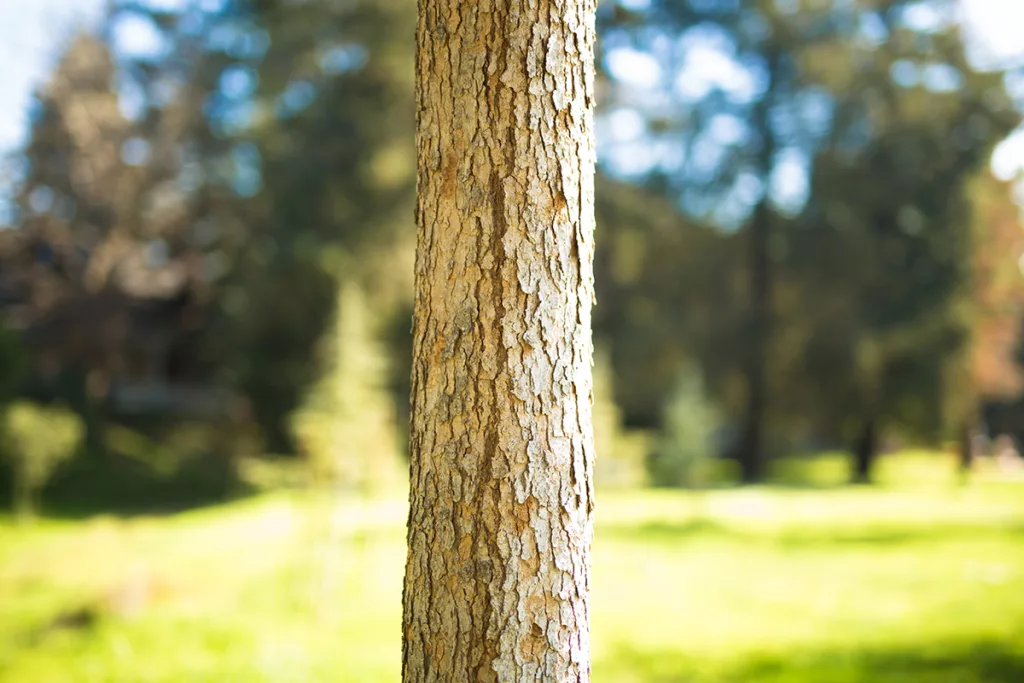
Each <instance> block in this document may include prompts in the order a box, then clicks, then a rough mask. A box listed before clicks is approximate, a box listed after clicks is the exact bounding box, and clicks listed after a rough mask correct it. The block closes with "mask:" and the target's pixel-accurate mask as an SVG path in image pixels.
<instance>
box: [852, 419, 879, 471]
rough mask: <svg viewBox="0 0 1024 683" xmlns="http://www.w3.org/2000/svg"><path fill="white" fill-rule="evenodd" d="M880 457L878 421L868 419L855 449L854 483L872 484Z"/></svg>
mask: <svg viewBox="0 0 1024 683" xmlns="http://www.w3.org/2000/svg"><path fill="white" fill-rule="evenodd" d="M877 457H878V419H877V418H875V417H868V418H865V420H864V425H863V426H862V427H861V432H860V436H859V437H858V438H857V443H856V444H855V445H854V448H853V482H854V483H855V484H869V483H871V476H872V471H873V470H874V466H875V460H876V459H877Z"/></svg>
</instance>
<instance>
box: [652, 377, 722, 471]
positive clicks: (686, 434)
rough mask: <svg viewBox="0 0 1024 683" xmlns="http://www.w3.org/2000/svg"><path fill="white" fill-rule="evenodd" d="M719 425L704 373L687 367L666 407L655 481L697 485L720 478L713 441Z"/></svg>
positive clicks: (654, 463)
mask: <svg viewBox="0 0 1024 683" xmlns="http://www.w3.org/2000/svg"><path fill="white" fill-rule="evenodd" d="M717 426H718V416H717V414H716V412H715V410H714V407H713V406H712V405H711V404H710V402H709V401H708V399H707V396H706V394H705V392H704V383H703V382H702V381H701V378H700V375H699V374H698V373H697V372H696V371H694V370H692V369H687V370H685V371H684V372H682V373H681V374H680V376H679V379H678V380H677V381H676V385H675V388H674V389H673V391H672V393H671V394H670V395H669V398H668V400H667V401H666V403H665V406H664V408H663V410H662V435H661V439H660V442H659V444H658V446H657V450H656V451H655V452H654V454H653V457H652V458H651V463H650V468H651V480H652V482H653V483H654V484H655V485H657V486H688V487H696V486H703V485H706V484H708V483H709V482H710V480H711V479H714V478H716V477H715V476H714V475H713V471H714V469H715V468H714V467H713V465H714V462H715V461H714V448H713V443H712V441H713V437H714V434H715V430H716V428H717Z"/></svg>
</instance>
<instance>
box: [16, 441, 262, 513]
mask: <svg viewBox="0 0 1024 683" xmlns="http://www.w3.org/2000/svg"><path fill="white" fill-rule="evenodd" d="M4 484H5V482H0V509H2V510H3V511H4V512H6V511H7V510H9V509H10V505H11V503H10V500H9V497H8V495H9V494H8V492H9V488H10V487H9V484H8V485H4ZM252 493H254V491H253V490H252V489H251V487H248V486H246V485H245V484H243V483H242V482H241V481H239V479H238V477H237V476H235V472H234V470H233V469H231V468H230V467H227V466H225V463H224V462H223V461H221V462H218V461H217V460H215V459H213V458H210V459H205V460H204V459H201V458H193V459H190V460H187V461H185V462H183V463H182V464H181V465H180V466H178V467H175V468H173V469H166V470H161V469H159V468H156V467H153V466H152V465H151V464H149V463H142V462H138V461H136V460H133V459H131V458H126V457H123V456H119V455H110V456H108V457H106V458H98V457H94V458H82V459H81V460H79V461H76V462H73V463H72V464H71V466H69V467H68V468H66V469H65V470H63V471H61V472H59V473H58V475H57V476H56V477H55V478H54V480H53V481H52V482H50V484H49V485H48V486H47V487H46V489H45V491H44V492H43V496H42V505H41V510H40V516H41V517H48V518H52V519H65V520H69V519H70V520H74V519H84V518H87V517H92V516H96V515H115V516H118V517H126V518H127V517H136V516H141V515H146V516H154V515H163V514H173V513H178V512H183V511H186V510H193V509H198V508H203V507H208V506H212V505H219V504H222V503H225V502H230V501H233V500H238V499H240V498H244V497H246V496H248V495H251V494H252Z"/></svg>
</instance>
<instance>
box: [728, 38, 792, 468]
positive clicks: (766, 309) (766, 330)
mask: <svg viewBox="0 0 1024 683" xmlns="http://www.w3.org/2000/svg"><path fill="white" fill-rule="evenodd" d="M767 67H768V73H767V76H768V88H767V90H766V91H765V94H764V97H762V98H761V101H760V102H758V104H757V107H756V110H755V125H756V126H757V130H758V133H759V134H760V136H761V149H760V151H759V152H758V161H757V163H758V167H759V168H758V170H759V172H760V174H761V177H762V179H763V180H764V183H765V187H766V188H767V186H768V184H769V183H768V181H769V178H770V177H771V174H772V170H773V169H774V168H775V155H776V152H777V148H778V141H777V140H776V138H775V131H774V129H773V128H772V118H771V112H772V107H773V105H774V96H773V88H774V86H775V84H776V83H777V81H778V77H779V69H780V68H781V63H780V59H779V57H778V55H777V54H774V53H769V54H768V59H767ZM768 201H769V198H768V194H767V190H766V191H765V196H763V197H762V198H761V200H760V201H759V202H758V203H757V206H756V207H755V208H754V214H753V216H752V217H751V220H750V228H749V235H748V249H749V251H748V253H747V258H748V259H749V261H748V264H749V268H750V281H749V285H748V296H749V297H750V298H749V301H748V306H749V310H748V316H749V317H748V324H749V333H748V337H747V339H746V340H745V342H746V344H747V348H746V354H745V358H744V363H743V374H744V376H745V379H746V383H747V405H746V413H745V415H744V418H743V427H742V433H741V437H740V441H739V452H738V454H737V459H738V460H739V464H740V479H741V481H742V482H743V483H744V484H755V483H758V482H760V481H763V480H764V478H765V473H766V472H765V470H766V469H767V462H766V460H767V458H766V453H765V443H764V442H765V423H766V421H767V415H768V358H769V354H770V352H771V339H772V323H773V311H772V284H773V272H772V262H771V253H770V252H771V241H772V239H771V238H772V229H771V228H772V215H771V207H770V206H769V204H768Z"/></svg>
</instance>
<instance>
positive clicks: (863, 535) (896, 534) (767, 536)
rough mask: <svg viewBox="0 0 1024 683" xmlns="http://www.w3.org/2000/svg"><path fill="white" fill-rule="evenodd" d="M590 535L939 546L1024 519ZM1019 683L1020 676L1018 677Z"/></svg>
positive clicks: (1015, 529)
mask: <svg viewBox="0 0 1024 683" xmlns="http://www.w3.org/2000/svg"><path fill="white" fill-rule="evenodd" d="M595 535H596V536H597V537H598V538H601V539H621V540H630V541H644V540H647V541H652V542H666V541H669V542H673V543H677V542H683V541H687V540H697V539H701V540H707V539H718V540H734V541H738V542H743V543H744V544H766V545H773V546H778V547H783V548H802V547H823V546H824V547H827V546H857V545H871V546H886V545H891V546H896V545H907V544H912V543H941V542H947V541H948V542H952V541H963V540H978V539H1000V538H1006V537H1007V536H1020V537H1024V521H1020V522H1014V523H1012V524H1003V525H998V524H948V523H942V524H935V525H932V526H919V527H902V528H900V527H890V528H880V529H863V530H858V529H850V530H842V529H840V530H835V529H828V528H822V529H820V530H817V529H799V530H792V531H787V530H771V531H765V532H757V531H745V530H741V529H736V528H733V527H730V526H728V525H725V524H722V523H720V522H717V521H714V520H710V519H706V518H696V519H692V520H686V521H680V522H646V523H643V524H598V526H597V529H596V532H595ZM1021 683H1024V678H1022V679H1021Z"/></svg>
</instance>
